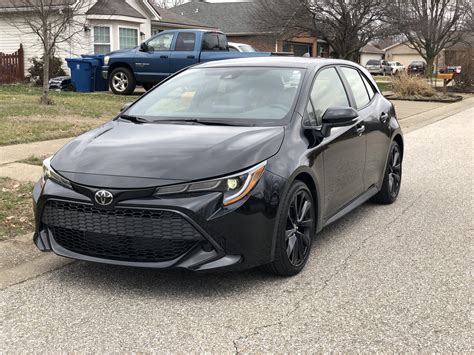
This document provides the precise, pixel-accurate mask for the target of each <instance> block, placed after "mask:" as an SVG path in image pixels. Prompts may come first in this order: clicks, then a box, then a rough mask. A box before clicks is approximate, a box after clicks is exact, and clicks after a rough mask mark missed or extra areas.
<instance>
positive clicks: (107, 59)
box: [104, 55, 110, 65]
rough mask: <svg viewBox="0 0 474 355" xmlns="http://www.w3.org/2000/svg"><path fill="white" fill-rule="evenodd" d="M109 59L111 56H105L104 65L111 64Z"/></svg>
mask: <svg viewBox="0 0 474 355" xmlns="http://www.w3.org/2000/svg"><path fill="white" fill-rule="evenodd" d="M109 59H110V57H109V56H108V55H106V56H105V57H104V65H109Z"/></svg>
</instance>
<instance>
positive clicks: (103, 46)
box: [94, 26, 110, 54]
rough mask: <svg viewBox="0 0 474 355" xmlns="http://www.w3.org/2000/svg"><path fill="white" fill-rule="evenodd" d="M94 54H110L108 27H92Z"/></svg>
mask: <svg viewBox="0 0 474 355" xmlns="http://www.w3.org/2000/svg"><path fill="white" fill-rule="evenodd" d="M94 53H95V54H107V53H110V27H104V26H94Z"/></svg>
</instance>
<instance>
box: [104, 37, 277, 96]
mask: <svg viewBox="0 0 474 355" xmlns="http://www.w3.org/2000/svg"><path fill="white" fill-rule="evenodd" d="M270 55H271V53H267V52H254V53H237V52H230V51H229V46H228V42H227V37H226V35H225V34H224V33H222V32H219V31H209V30H196V29H187V30H186V29H185V30H169V31H163V32H160V33H158V34H156V35H155V36H153V37H151V38H150V39H148V40H146V41H145V42H143V43H142V44H140V46H138V47H135V48H132V49H127V50H121V51H116V52H112V53H110V54H109V55H107V56H106V57H105V59H104V64H105V65H104V67H102V76H103V77H104V78H105V79H107V80H108V83H109V87H110V89H111V90H112V92H114V93H115V94H118V95H130V94H132V93H133V91H134V90H135V87H136V85H137V84H139V85H143V87H144V88H145V89H146V90H148V89H150V88H151V87H153V85H155V84H156V83H159V82H160V81H162V80H163V79H166V78H167V77H168V76H170V75H172V74H174V73H176V72H177V71H179V70H181V69H184V68H186V67H188V66H190V65H194V64H197V63H202V62H207V61H212V60H222V59H231V58H240V57H250V56H252V57H257V56H259V57H262V56H270Z"/></svg>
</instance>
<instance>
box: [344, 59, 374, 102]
mask: <svg viewBox="0 0 474 355" xmlns="http://www.w3.org/2000/svg"><path fill="white" fill-rule="evenodd" d="M341 69H342V72H343V73H344V76H345V77H346V79H347V82H348V83H349V86H350V87H351V90H352V94H353V95H354V99H355V102H356V106H357V108H361V107H364V106H365V105H367V104H368V103H369V101H370V99H369V95H368V94H367V89H366V88H365V84H364V82H363V81H362V78H361V77H360V75H359V71H358V70H356V69H352V68H347V67H342V68H341Z"/></svg>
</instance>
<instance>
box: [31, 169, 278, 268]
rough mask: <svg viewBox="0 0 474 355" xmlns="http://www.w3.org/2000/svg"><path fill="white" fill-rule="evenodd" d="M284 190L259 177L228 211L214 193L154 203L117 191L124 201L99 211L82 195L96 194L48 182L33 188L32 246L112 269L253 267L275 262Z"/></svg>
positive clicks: (272, 179)
mask: <svg viewBox="0 0 474 355" xmlns="http://www.w3.org/2000/svg"><path fill="white" fill-rule="evenodd" d="M284 185H285V180H284V179H282V178H280V177H278V176H276V175H274V174H272V173H270V172H265V174H264V176H263V177H262V179H261V181H260V182H259V184H258V185H257V186H256V188H255V189H254V191H253V192H252V193H251V195H250V196H249V197H248V198H246V199H245V200H244V201H241V202H240V203H237V204H235V205H234V206H232V207H231V208H224V207H222V204H221V198H222V197H221V196H220V194H219V193H207V194H201V195H195V196H188V197H180V198H173V199H158V198H153V197H151V196H147V193H143V191H142V192H141V193H140V190H130V191H122V192H119V193H126V194H128V196H127V199H125V200H122V201H119V202H117V204H116V205H115V206H114V207H113V208H109V209H105V208H101V207H99V206H97V204H95V203H94V202H93V201H92V199H91V197H90V196H91V195H90V193H88V192H87V191H88V190H90V192H91V193H93V192H94V191H97V190H100V188H90V187H84V186H79V185H73V186H74V189H73V190H71V189H68V188H64V187H62V186H60V185H58V184H55V183H54V182H51V181H47V182H46V184H45V186H44V187H43V188H41V186H40V184H39V183H37V184H36V185H35V188H34V192H33V200H34V206H35V217H36V233H35V235H34V241H35V244H36V246H37V247H38V248H39V249H40V250H42V251H53V252H55V253H56V254H58V255H61V256H65V257H69V258H74V259H79V260H86V261H93V262H101V263H108V264H116V265H126V266H137V267H150V268H186V269H190V270H195V271H207V270H216V269H224V270H238V269H245V268H251V267H254V266H258V265H262V264H266V263H269V262H271V261H272V260H273V248H274V232H275V228H274V226H275V220H276V215H277V210H278V206H279V202H280V199H281V193H282V191H283V189H284ZM144 216H145V217H144ZM163 216H166V218H165V217H163ZM114 243H115V244H114ZM169 243H175V244H173V245H171V246H170V245H169ZM183 243H184V245H185V246H183ZM175 245H178V246H177V247H175ZM160 248H166V250H163V252H160Z"/></svg>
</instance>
